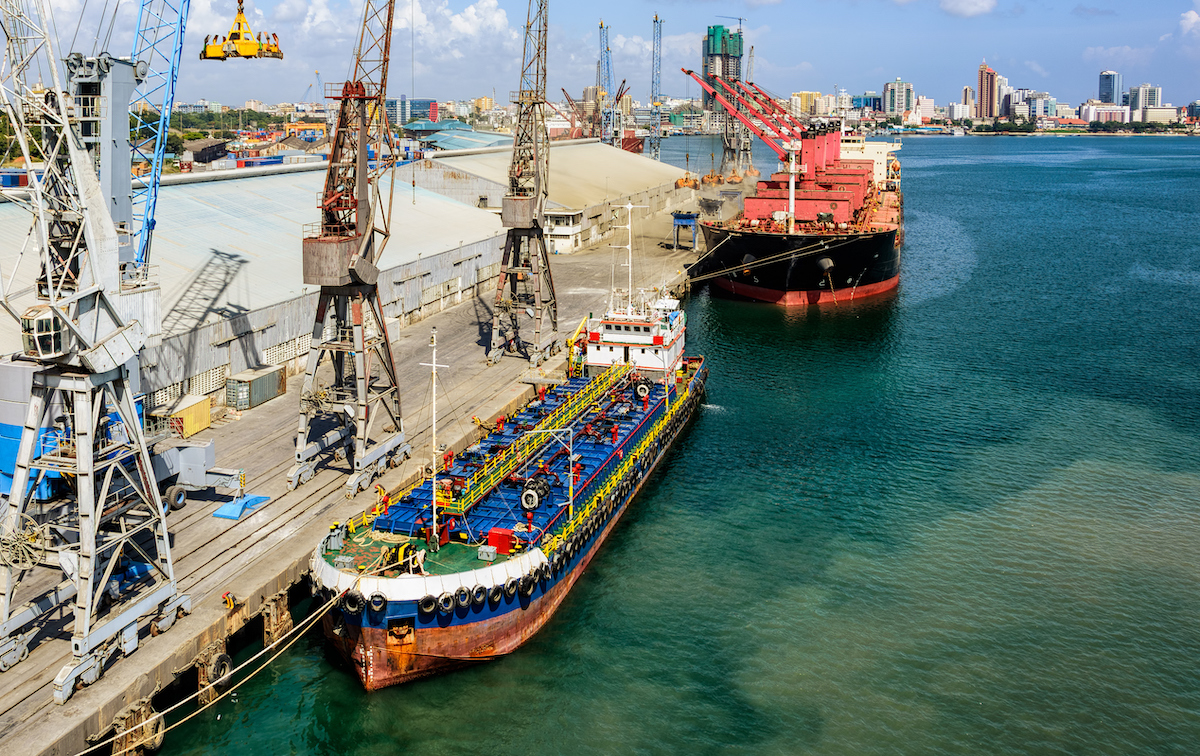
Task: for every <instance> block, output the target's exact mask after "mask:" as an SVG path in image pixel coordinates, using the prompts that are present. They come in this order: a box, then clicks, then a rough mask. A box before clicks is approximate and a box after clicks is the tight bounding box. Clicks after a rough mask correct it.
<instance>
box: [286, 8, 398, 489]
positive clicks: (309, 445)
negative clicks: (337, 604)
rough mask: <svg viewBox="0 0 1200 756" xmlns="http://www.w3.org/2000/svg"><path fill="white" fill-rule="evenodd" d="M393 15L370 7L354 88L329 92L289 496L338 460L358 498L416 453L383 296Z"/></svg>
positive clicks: (334, 87) (307, 241)
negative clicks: (307, 344) (311, 311)
mask: <svg viewBox="0 0 1200 756" xmlns="http://www.w3.org/2000/svg"><path fill="white" fill-rule="evenodd" d="M395 5H396V3H395V0H366V1H365V3H364V6H363V21H362V26H361V29H360V31H359V35H358V43H357V45H356V46H355V51H354V63H353V67H352V72H353V73H352V75H351V78H350V79H349V80H348V81H346V82H344V83H341V84H332V83H331V84H329V85H328V86H327V87H326V93H325V95H326V99H331V100H334V101H335V102H337V103H338V112H337V121H336V124H335V127H334V132H333V139H332V145H331V148H330V153H329V165H328V168H327V170H326V172H325V188H324V191H323V192H322V193H321V195H320V198H319V200H318V202H319V206H320V209H321V220H320V221H319V222H317V223H314V224H310V225H309V226H306V227H305V228H304V233H303V241H302V247H301V254H302V255H303V271H304V273H303V280H304V283H305V284H306V285H310V286H319V287H320V295H319V297H318V300H317V312H316V318H315V320H314V323H313V330H312V348H311V350H310V351H309V354H308V366H307V368H306V370H305V373H304V386H303V388H302V390H301V393H300V419H299V426H298V429H297V434H296V456H295V464H293V465H292V467H291V468H290V469H289V470H288V473H287V486H288V489H289V490H292V489H295V488H296V486H298V485H300V484H302V483H305V482H307V481H308V480H310V479H311V478H312V476H313V473H314V472H315V470H316V465H317V463H318V461H319V460H320V458H322V457H324V456H326V455H327V454H328V453H330V452H331V453H332V456H333V457H334V459H335V460H338V461H340V460H343V459H348V460H349V461H350V465H351V468H352V469H351V473H350V476H349V477H348V478H347V480H346V484H345V488H344V490H345V493H346V496H347V497H350V496H354V495H355V493H357V492H358V491H365V490H366V489H367V488H368V487H369V486H370V484H371V481H372V480H373V479H374V478H375V477H376V476H377V475H379V474H380V473H382V472H383V470H384V469H385V468H386V467H395V466H397V465H399V464H400V462H401V461H402V460H403V459H404V458H405V457H407V456H408V455H409V453H410V452H411V448H410V446H409V445H408V444H407V443H406V442H405V436H404V425H403V422H402V420H401V416H400V386H399V384H398V383H397V377H396V363H395V359H394V358H393V356H392V348H391V344H390V343H389V342H388V332H387V324H386V321H385V319H384V315H383V308H382V306H381V305H380V302H379V292H378V286H377V282H378V280H379V268H378V267H377V265H378V260H379V257H380V255H381V254H382V253H383V250H384V247H385V246H386V245H387V241H388V237H389V228H388V225H389V218H390V216H391V201H392V189H393V182H392V178H391V174H392V167H393V160H394V155H395V149H394V145H393V143H392V133H391V129H390V128H389V126H388V123H387V111H386V108H385V107H384V103H385V99H386V87H387V74H388V62H389V54H390V49H391V37H392V18H393V16H394V14H395ZM385 181H386V184H387V189H386V197H385V196H384V191H383V188H382V186H381V185H382V184H383V183H384V182H385ZM325 358H328V362H329V363H330V364H331V366H332V373H333V375H332V381H331V382H330V383H328V385H322V384H320V383H318V371H319V369H320V368H321V366H322V363H323V362H324V361H325Z"/></svg>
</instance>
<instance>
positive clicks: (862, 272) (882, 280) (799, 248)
mask: <svg viewBox="0 0 1200 756" xmlns="http://www.w3.org/2000/svg"><path fill="white" fill-rule="evenodd" d="M700 227H701V230H702V231H703V233H704V241H705V245H706V248H707V249H708V250H709V253H708V254H707V255H706V256H705V258H704V259H703V260H702V261H701V264H700V265H699V266H698V267H697V268H696V269H695V270H694V273H695V274H697V275H706V274H707V275H709V276H711V277H712V280H713V282H714V283H715V284H716V286H717V287H718V288H720V289H721V290H722V291H725V292H727V293H729V294H731V295H733V296H735V297H740V298H746V299H753V300H757V301H760V302H771V303H775V304H782V305H814V304H824V303H834V302H847V301H851V300H857V299H864V298H868V297H872V296H876V295H879V294H883V293H886V292H888V291H891V290H893V289H895V288H896V286H897V285H898V284H899V282H900V249H899V247H900V241H899V240H898V239H897V233H898V232H897V229H888V230H881V231H871V232H866V233H851V234H845V233H842V234H828V235H825V234H785V233H769V232H760V231H753V230H740V229H727V228H721V227H719V226H716V225H712V224H708V223H702V224H701V225H700Z"/></svg>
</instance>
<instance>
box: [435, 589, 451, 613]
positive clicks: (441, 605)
mask: <svg viewBox="0 0 1200 756" xmlns="http://www.w3.org/2000/svg"><path fill="white" fill-rule="evenodd" d="M438 611H439V612H441V613H442V614H450V613H451V612H453V611H454V594H453V593H450V592H449V591H447V592H446V593H443V594H442V595H441V596H438Z"/></svg>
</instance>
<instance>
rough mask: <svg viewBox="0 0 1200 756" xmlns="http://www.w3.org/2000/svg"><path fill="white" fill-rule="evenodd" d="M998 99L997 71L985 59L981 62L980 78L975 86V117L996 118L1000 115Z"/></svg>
mask: <svg viewBox="0 0 1200 756" xmlns="http://www.w3.org/2000/svg"><path fill="white" fill-rule="evenodd" d="M996 99H997V92H996V72H995V71H993V70H992V67H991V66H989V65H988V64H987V61H986V60H985V61H984V62H982V63H980V64H979V80H978V83H977V84H976V86H975V117H976V118H995V117H996V116H997V115H999V112H1000V109H999V108H998V107H996V106H997V104H998V103H997V102H996Z"/></svg>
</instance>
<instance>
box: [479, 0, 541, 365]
mask: <svg viewBox="0 0 1200 756" xmlns="http://www.w3.org/2000/svg"><path fill="white" fill-rule="evenodd" d="M547 4H548V0H529V11H528V15H527V18H526V22H525V52H524V55H523V56H522V61H521V89H520V91H519V92H518V93H517V97H516V100H517V123H516V134H515V135H514V137H513V153H512V163H511V164H510V165H509V168H508V192H507V193H506V194H505V195H504V198H503V199H502V200H501V209H500V218H501V221H502V222H503V223H504V225H505V226H506V227H507V228H508V235H507V236H506V237H505V239H504V251H503V253H502V254H501V258H500V276H499V279H498V280H497V283H496V298H495V302H494V304H493V307H492V342H491V347H490V348H489V349H488V362H489V363H492V364H494V363H495V362H497V361H499V359H500V358H501V357H502V356H503V355H504V354H505V353H506V352H517V353H519V354H521V355H522V356H523V357H525V358H526V359H528V360H529V361H530V363H532V364H534V365H537V364H538V363H539V362H541V361H542V360H543V359H545V358H546V357H548V356H549V355H550V354H551V353H552V351H553V350H554V349H555V337H556V334H557V331H558V303H557V301H556V300H555V295H554V279H553V278H552V277H551V275H550V255H549V254H548V253H547V251H546V238H545V236H544V235H543V231H542V227H543V226H544V225H545V213H546V198H547V196H548V195H549V188H548V187H549V181H550V139H549V136H548V135H547V133H546V112H545V104H546V30H547V24H548V21H547ZM527 311H528V312H529V315H530V316H532V318H533V339H532V341H530V340H527V339H525V338H524V337H523V336H522V335H521V320H522V317H525V316H526V315H525V313H526V312H527Z"/></svg>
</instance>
